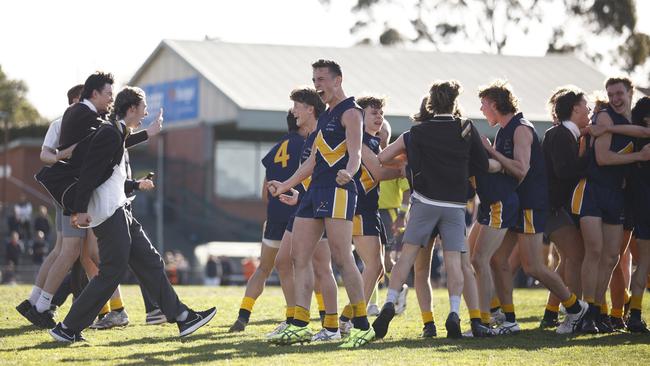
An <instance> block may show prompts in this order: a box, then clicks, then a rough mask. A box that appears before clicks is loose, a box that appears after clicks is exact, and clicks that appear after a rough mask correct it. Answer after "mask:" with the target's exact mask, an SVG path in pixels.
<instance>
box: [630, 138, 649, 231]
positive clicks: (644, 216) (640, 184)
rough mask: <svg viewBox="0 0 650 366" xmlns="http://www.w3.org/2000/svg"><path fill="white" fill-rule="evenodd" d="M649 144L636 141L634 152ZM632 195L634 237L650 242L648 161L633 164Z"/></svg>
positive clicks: (639, 140) (646, 141)
mask: <svg viewBox="0 0 650 366" xmlns="http://www.w3.org/2000/svg"><path fill="white" fill-rule="evenodd" d="M647 144H650V139H637V140H636V142H635V149H636V151H641V149H642V148H643V147H644V146H645V145H647ZM631 177H632V179H631V181H632V184H631V187H632V195H633V197H634V210H633V212H634V214H633V217H634V224H635V229H634V235H635V236H636V237H637V239H642V240H650V214H648V210H650V161H643V162H638V163H636V164H634V166H633V168H632V173H631Z"/></svg>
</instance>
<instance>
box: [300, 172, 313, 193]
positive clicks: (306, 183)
mask: <svg viewBox="0 0 650 366" xmlns="http://www.w3.org/2000/svg"><path fill="white" fill-rule="evenodd" d="M300 184H302V188H303V189H304V190H305V192H307V190H308V189H309V185H310V184H311V175H310V176H308V177H307V178H305V180H303V181H302V182H300Z"/></svg>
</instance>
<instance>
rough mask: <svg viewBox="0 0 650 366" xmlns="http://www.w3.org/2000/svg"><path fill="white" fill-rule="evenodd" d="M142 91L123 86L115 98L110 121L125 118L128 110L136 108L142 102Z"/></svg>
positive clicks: (133, 87) (143, 96)
mask: <svg viewBox="0 0 650 366" xmlns="http://www.w3.org/2000/svg"><path fill="white" fill-rule="evenodd" d="M144 98H145V95H144V91H143V90H142V89H140V88H138V87H135V86H125V87H124V89H122V90H120V92H119V93H117V96H116V97H115V103H113V111H112V112H111V117H110V119H111V120H113V121H116V120H119V119H123V118H124V117H126V112H128V110H129V108H131V107H137V106H139V105H140V103H141V102H142V101H143V100H144Z"/></svg>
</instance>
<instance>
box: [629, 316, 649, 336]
mask: <svg viewBox="0 0 650 366" xmlns="http://www.w3.org/2000/svg"><path fill="white" fill-rule="evenodd" d="M627 330H629V331H630V332H631V333H646V334H647V333H650V330H648V326H647V325H646V324H645V322H644V321H643V319H639V318H633V317H630V319H629V320H628V321H627Z"/></svg>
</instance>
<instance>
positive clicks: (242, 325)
mask: <svg viewBox="0 0 650 366" xmlns="http://www.w3.org/2000/svg"><path fill="white" fill-rule="evenodd" d="M247 325H248V322H247V321H245V320H244V319H242V318H237V320H235V323H233V325H232V326H231V327H230V329H228V333H236V332H243V331H244V330H245V329H246V326H247Z"/></svg>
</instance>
